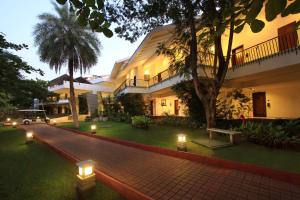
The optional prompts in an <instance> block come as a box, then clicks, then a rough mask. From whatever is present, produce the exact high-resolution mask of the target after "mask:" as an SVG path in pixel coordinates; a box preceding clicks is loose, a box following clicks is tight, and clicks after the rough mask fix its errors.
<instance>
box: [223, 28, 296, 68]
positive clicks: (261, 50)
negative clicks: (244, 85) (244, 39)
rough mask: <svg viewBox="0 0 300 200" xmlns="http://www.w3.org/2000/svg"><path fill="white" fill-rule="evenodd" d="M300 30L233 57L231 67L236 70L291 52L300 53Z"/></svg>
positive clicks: (242, 51)
mask: <svg viewBox="0 0 300 200" xmlns="http://www.w3.org/2000/svg"><path fill="white" fill-rule="evenodd" d="M299 37H300V29H297V30H296V31H294V32H290V33H287V34H284V35H281V36H277V37H274V38H272V39H269V40H267V41H265V42H262V43H259V44H257V45H254V46H252V47H249V48H247V49H244V50H241V51H240V52H236V53H234V54H232V55H231V63H230V66H229V67H232V68H233V69H236V68H238V67H241V66H243V65H245V64H249V63H252V62H260V61H261V60H263V59H267V58H271V57H274V56H279V55H282V54H285V53H288V52H291V51H296V53H297V51H299V47H300V43H299V41H300V38H299Z"/></svg>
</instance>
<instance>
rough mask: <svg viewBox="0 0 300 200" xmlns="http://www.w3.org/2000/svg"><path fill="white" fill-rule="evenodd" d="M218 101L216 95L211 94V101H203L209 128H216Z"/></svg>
mask: <svg viewBox="0 0 300 200" xmlns="http://www.w3.org/2000/svg"><path fill="white" fill-rule="evenodd" d="M216 101H217V97H216V95H214V94H211V96H210V100H208V101H203V103H202V104H203V106H204V110H205V117H206V127H207V128H215V127H216Z"/></svg>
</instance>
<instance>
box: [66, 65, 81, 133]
mask: <svg viewBox="0 0 300 200" xmlns="http://www.w3.org/2000/svg"><path fill="white" fill-rule="evenodd" d="M68 64H69V76H70V103H71V111H72V117H73V123H74V125H75V127H76V128H78V127H79V121H78V114H77V108H76V98H75V91H74V77H73V70H74V69H73V61H72V60H71V59H70V60H69V63H68Z"/></svg>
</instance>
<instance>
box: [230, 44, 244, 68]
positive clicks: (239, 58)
mask: <svg viewBox="0 0 300 200" xmlns="http://www.w3.org/2000/svg"><path fill="white" fill-rule="evenodd" d="M231 62H232V66H235V65H241V64H243V63H244V46H243V45H241V46H239V47H237V48H235V49H233V50H232V60H231Z"/></svg>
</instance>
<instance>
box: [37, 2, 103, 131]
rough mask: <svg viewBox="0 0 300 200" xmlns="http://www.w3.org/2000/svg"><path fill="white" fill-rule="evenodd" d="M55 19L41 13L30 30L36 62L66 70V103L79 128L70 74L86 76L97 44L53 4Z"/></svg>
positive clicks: (69, 13) (63, 9) (72, 17)
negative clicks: (83, 74) (37, 58)
mask: <svg viewBox="0 0 300 200" xmlns="http://www.w3.org/2000/svg"><path fill="white" fill-rule="evenodd" d="M54 8H55V11H56V12H57V15H53V14H49V13H43V14H41V15H39V16H38V18H39V20H40V22H39V23H38V24H36V26H35V27H34V32H33V35H34V42H35V46H38V53H39V55H40V59H41V61H43V62H46V63H48V64H49V65H50V69H55V71H56V72H57V71H60V69H61V68H62V66H64V65H67V66H68V72H69V76H70V103H71V110H72V116H73V122H74V124H75V126H76V127H79V121H78V115H77V109H76V99H75V93H74V77H73V74H74V72H77V71H78V70H79V71H80V73H81V74H82V72H86V70H88V69H90V68H91V67H92V66H93V65H95V64H96V63H97V56H98V55H99V54H100V47H101V44H100V41H99V40H98V39H97V37H96V35H95V34H94V33H93V32H92V31H91V30H90V29H89V28H87V27H82V26H80V25H79V24H78V23H77V22H76V15H75V13H74V12H72V11H70V9H69V8H68V7H67V6H62V7H59V6H57V5H56V4H54Z"/></svg>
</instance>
